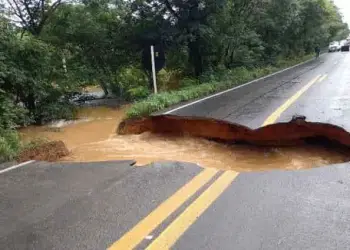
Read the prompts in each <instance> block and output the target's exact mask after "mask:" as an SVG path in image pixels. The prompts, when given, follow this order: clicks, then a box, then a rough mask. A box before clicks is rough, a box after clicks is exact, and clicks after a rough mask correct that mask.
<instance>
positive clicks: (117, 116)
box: [20, 107, 349, 172]
mask: <svg viewBox="0 0 350 250" xmlns="http://www.w3.org/2000/svg"><path fill="white" fill-rule="evenodd" d="M126 108H127V107H122V108H121V109H110V108H105V107H97V108H96V107H94V108H83V109H82V110H80V112H79V115H78V116H79V119H78V120H77V121H74V122H63V121H61V122H56V123H54V124H51V125H47V126H41V127H39V126H32V127H28V128H25V129H21V130H20V132H21V136H22V138H23V140H25V141H28V140H30V139H33V138H38V137H45V138H47V139H49V140H62V141H64V142H65V144H66V146H67V147H68V149H69V150H70V151H71V155H70V156H68V157H66V158H64V159H62V161H78V162H82V161H83V162H88V161H108V160H126V159H128V160H132V159H134V160H136V161H137V165H138V166H142V165H146V164H149V163H152V162H155V161H181V162H191V163H196V164H198V165H200V166H203V167H214V168H219V169H224V170H235V171H240V172H241V171H255V170H268V169H306V168H311V167H319V166H324V165H329V164H333V163H341V162H346V161H348V160H349V159H348V157H347V156H345V155H344V154H342V153H340V152H337V151H335V150H332V149H329V148H324V147H321V146H310V145H305V146H298V147H280V148H277V147H254V146H248V145H224V144H220V143H216V142H212V141H208V140H205V139H200V138H190V137H164V136H159V135H154V134H150V133H144V134H141V135H123V136H119V135H116V133H115V130H116V128H117V126H118V123H119V122H120V121H121V120H122V118H123V117H124V111H125V109H126Z"/></svg>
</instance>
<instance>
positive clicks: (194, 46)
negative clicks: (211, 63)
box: [188, 37, 203, 77]
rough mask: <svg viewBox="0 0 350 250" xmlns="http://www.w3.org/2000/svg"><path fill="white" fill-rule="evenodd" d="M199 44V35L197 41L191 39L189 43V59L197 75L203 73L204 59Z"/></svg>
mask: <svg viewBox="0 0 350 250" xmlns="http://www.w3.org/2000/svg"><path fill="white" fill-rule="evenodd" d="M199 46H200V42H199V38H198V37H197V38H196V40H195V41H190V42H189V44H188V50H189V61H190V64H191V65H192V66H193V69H194V74H195V76H196V77H199V76H200V75H201V74H202V73H203V61H202V55H201V51H200V48H199Z"/></svg>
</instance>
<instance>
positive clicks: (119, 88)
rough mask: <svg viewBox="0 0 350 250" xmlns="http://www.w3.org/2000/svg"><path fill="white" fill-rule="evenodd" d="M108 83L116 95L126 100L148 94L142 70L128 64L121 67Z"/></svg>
mask: <svg viewBox="0 0 350 250" xmlns="http://www.w3.org/2000/svg"><path fill="white" fill-rule="evenodd" d="M114 78H115V79H114V81H113V82H112V83H110V89H111V91H112V92H113V94H115V95H116V96H120V97H123V98H124V99H126V100H129V101H132V100H138V99H140V98H144V97H147V96H148V94H149V93H148V90H147V91H146V90H145V89H147V88H148V80H147V76H146V75H145V73H144V72H143V70H141V69H139V68H137V67H134V66H128V67H124V68H121V69H120V70H119V71H118V72H117V73H116V75H115V77H114Z"/></svg>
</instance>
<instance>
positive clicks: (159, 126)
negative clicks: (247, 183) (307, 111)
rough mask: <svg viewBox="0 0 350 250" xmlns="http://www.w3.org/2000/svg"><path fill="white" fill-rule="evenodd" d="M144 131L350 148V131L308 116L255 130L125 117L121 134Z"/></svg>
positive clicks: (181, 119)
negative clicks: (307, 118) (312, 119)
mask: <svg viewBox="0 0 350 250" xmlns="http://www.w3.org/2000/svg"><path fill="white" fill-rule="evenodd" d="M144 132H151V133H155V134H161V135H176V136H183V135H185V136H193V137H199V138H205V139H209V140H214V141H218V142H222V143H228V144H231V143H243V144H251V145H259V146H291V145H300V144H310V143H311V144H322V145H324V146H332V147H335V146H337V147H340V148H342V149H343V150H346V149H349V147H350V133H349V132H347V131H346V130H344V129H343V128H341V127H338V126H335V125H331V124H327V123H316V122H307V121H305V117H295V118H293V119H292V120H291V121H290V122H287V123H276V124H272V125H268V126H265V127H261V128H258V129H251V128H248V127H246V126H243V125H239V124H236V123H230V122H228V121H222V120H215V119H210V118H199V117H181V116H174V115H159V116H151V117H147V118H141V119H130V120H124V121H123V122H121V123H120V124H119V126H118V129H117V133H118V134H121V135H126V134H141V133H144ZM349 152H350V151H349Z"/></svg>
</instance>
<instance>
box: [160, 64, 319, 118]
mask: <svg viewBox="0 0 350 250" xmlns="http://www.w3.org/2000/svg"><path fill="white" fill-rule="evenodd" d="M312 60H314V58H311V59H309V60H307V61H305V62H302V63H299V64H296V65H294V66H291V67H289V68H286V69H282V70H280V71H277V72H275V73H272V74H270V75H267V76H263V77H260V78H258V79H255V80H253V81H250V82H247V83H244V84H242V85H239V86H236V87H233V88H231V89H227V90H224V91H221V92H219V93H216V94H213V95H210V96H207V97H204V98H202V99H199V100H197V101H193V102H190V103H187V104H184V105H182V106H180V107H177V108H174V109H171V110H169V111H167V112H165V113H164V114H165V115H168V114H170V113H173V112H175V111H178V110H180V109H183V108H186V107H188V106H191V105H194V104H197V103H200V102H203V101H205V100H207V99H210V98H213V97H216V96H219V95H222V94H225V93H227V92H230V91H232V90H236V89H239V88H242V87H244V86H247V85H249V84H252V83H255V82H257V81H261V80H265V79H266V78H269V77H271V76H274V75H277V74H280V73H282V72H284V71H287V70H290V69H293V68H295V67H298V66H300V65H303V64H306V63H308V62H310V61H312Z"/></svg>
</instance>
